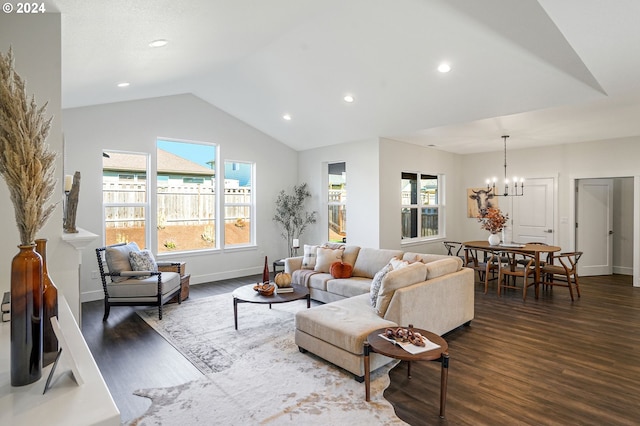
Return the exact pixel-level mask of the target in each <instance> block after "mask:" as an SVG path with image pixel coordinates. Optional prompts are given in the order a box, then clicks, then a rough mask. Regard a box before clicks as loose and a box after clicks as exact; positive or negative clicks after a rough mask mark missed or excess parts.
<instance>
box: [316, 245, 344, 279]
mask: <svg viewBox="0 0 640 426" xmlns="http://www.w3.org/2000/svg"><path fill="white" fill-rule="evenodd" d="M343 253H344V248H339V249H330V248H325V247H318V249H317V250H316V266H315V267H314V268H313V270H314V271H316V272H325V273H329V271H330V270H331V265H332V264H334V263H335V262H341V261H342V254H343Z"/></svg>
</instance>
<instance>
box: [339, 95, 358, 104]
mask: <svg viewBox="0 0 640 426" xmlns="http://www.w3.org/2000/svg"><path fill="white" fill-rule="evenodd" d="M342 99H344V101H345V102H347V103H351V102H353V101H355V100H356V98H354V97H353V95H345V97H344V98H342Z"/></svg>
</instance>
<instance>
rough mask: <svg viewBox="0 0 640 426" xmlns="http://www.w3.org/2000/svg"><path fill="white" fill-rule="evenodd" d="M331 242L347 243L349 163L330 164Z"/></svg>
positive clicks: (329, 214)
mask: <svg viewBox="0 0 640 426" xmlns="http://www.w3.org/2000/svg"><path fill="white" fill-rule="evenodd" d="M328 171H329V173H328V174H329V188H328V190H329V191H328V200H327V206H328V210H329V211H328V217H329V236H328V238H329V241H332V242H338V243H346V242H347V163H329V168H328Z"/></svg>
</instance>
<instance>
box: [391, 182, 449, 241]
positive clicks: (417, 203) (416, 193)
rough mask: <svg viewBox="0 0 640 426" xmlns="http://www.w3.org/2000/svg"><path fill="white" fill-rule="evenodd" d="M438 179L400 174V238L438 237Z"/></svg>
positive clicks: (439, 199) (439, 211)
mask: <svg viewBox="0 0 640 426" xmlns="http://www.w3.org/2000/svg"><path fill="white" fill-rule="evenodd" d="M441 184H442V177H441V176H436V175H429V174H421V173H411V172H403V173H402V178H401V194H402V195H401V196H402V202H401V209H402V211H401V220H402V239H403V240H405V239H416V240H417V239H430V238H437V237H439V236H440V235H441V231H440V226H441V224H442V223H443V221H442V220H441V219H442V217H443V213H444V212H443V211H444V207H443V205H442V201H441V197H440V194H441V193H442V191H441V188H440V186H441Z"/></svg>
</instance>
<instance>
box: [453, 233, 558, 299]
mask: <svg viewBox="0 0 640 426" xmlns="http://www.w3.org/2000/svg"><path fill="white" fill-rule="evenodd" d="M463 246H464V260H465V265H468V264H469V250H483V251H487V252H490V253H496V252H503V251H517V252H522V253H527V254H531V255H533V257H534V259H535V284H536V285H537V284H540V282H541V280H540V270H541V265H542V262H541V261H540V255H541V254H543V253H547V256H552V255H553V253H555V252H558V251H560V250H562V248H560V247H558V246H551V245H547V244H534V243H523V244H518V243H509V244H502V243H501V244H496V245H491V244H490V243H489V241H487V240H478V241H466V242H464V243H463ZM536 288H537V287H536Z"/></svg>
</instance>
